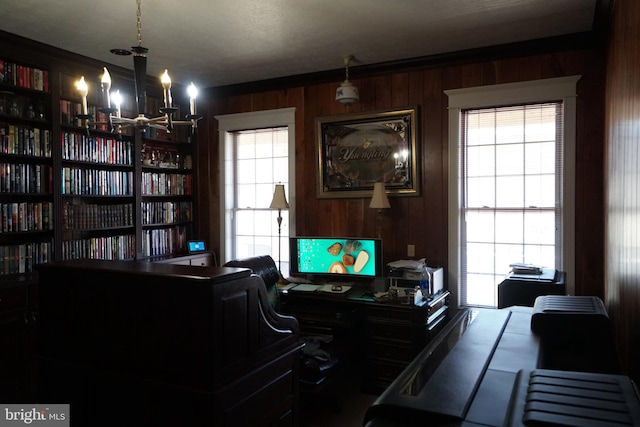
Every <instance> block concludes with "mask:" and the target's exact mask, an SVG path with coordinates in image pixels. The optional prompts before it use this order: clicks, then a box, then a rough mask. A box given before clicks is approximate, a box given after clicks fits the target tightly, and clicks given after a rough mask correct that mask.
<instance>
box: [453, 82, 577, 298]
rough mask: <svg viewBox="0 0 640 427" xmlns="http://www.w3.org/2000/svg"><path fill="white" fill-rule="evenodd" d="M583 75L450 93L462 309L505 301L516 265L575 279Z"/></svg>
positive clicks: (456, 272)
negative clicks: (502, 291)
mask: <svg viewBox="0 0 640 427" xmlns="http://www.w3.org/2000/svg"><path fill="white" fill-rule="evenodd" d="M577 80H578V78H577V77H570V78H560V79H549V80H541V81H535V82H526V83H516V84H507V85H496V86H483V87H480V88H472V89H460V90H454V91H447V92H446V93H447V95H448V96H449V107H450V110H449V111H450V116H449V129H450V135H449V143H450V146H449V150H450V156H451V162H450V172H451V174H450V180H449V184H450V192H451V194H450V203H449V212H450V219H449V236H450V240H449V248H450V254H449V263H450V280H449V288H450V289H451V290H453V293H454V294H455V295H454V296H455V298H456V300H457V302H458V305H460V306H484V307H496V306H497V285H498V284H499V283H500V282H501V281H502V280H503V278H504V275H505V274H506V273H508V271H509V264H511V263H513V262H526V263H532V264H539V265H544V266H548V267H555V268H557V269H559V270H563V271H565V272H566V273H567V282H568V285H570V284H569V278H570V277H573V241H574V238H573V228H572V227H571V226H569V225H570V224H572V223H573V221H572V218H573V153H574V152H575V141H574V139H575V137H574V135H575V131H574V129H575V86H576V82H577Z"/></svg>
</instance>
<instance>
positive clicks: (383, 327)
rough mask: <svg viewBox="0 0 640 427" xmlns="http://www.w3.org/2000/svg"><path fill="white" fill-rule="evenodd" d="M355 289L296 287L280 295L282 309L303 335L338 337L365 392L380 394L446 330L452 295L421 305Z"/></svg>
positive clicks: (436, 298)
mask: <svg viewBox="0 0 640 427" xmlns="http://www.w3.org/2000/svg"><path fill="white" fill-rule="evenodd" d="M353 291H354V292H353V293H352V294H350V293H347V294H345V295H326V294H323V293H319V292H296V291H295V289H294V290H291V291H288V292H287V293H283V294H282V295H281V300H282V311H283V312H284V313H287V314H289V315H292V316H295V317H296V319H298V321H299V322H300V328H301V330H302V333H303V334H314V333H316V334H326V335H331V336H334V337H335V340H336V343H335V344H336V347H337V348H338V349H339V351H340V354H341V359H343V360H345V361H346V362H347V363H349V362H351V363H350V365H351V367H352V368H353V369H361V370H362V374H363V390H364V391H365V392H368V393H372V394H378V393H380V392H382V391H383V390H384V389H385V388H386V387H387V386H388V385H389V384H391V382H392V381H393V380H394V379H395V378H396V376H397V375H398V374H400V373H401V372H402V371H403V369H405V368H406V367H407V365H408V364H409V363H410V362H411V361H412V360H413V358H414V357H415V356H416V355H418V354H419V353H420V351H421V350H422V349H423V348H424V347H425V345H427V343H429V342H430V341H431V340H432V339H433V338H434V337H435V336H436V335H437V333H438V332H439V331H440V330H441V329H442V327H443V326H444V324H445V323H446V320H447V312H448V305H447V303H448V297H449V292H448V291H445V292H442V293H440V294H438V295H436V296H434V297H433V298H432V299H430V300H429V301H427V302H425V303H423V304H422V305H419V306H416V305H412V304H401V303H399V302H388V303H386V302H385V303H383V302H376V301H375V300H374V299H373V297H372V296H371V295H369V294H367V293H364V294H363V292H362V291H361V289H357V288H354V289H353Z"/></svg>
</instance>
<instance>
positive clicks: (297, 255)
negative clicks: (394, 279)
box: [289, 237, 384, 281]
mask: <svg viewBox="0 0 640 427" xmlns="http://www.w3.org/2000/svg"><path fill="white" fill-rule="evenodd" d="M289 256H290V261H291V263H290V269H291V275H292V276H294V277H301V276H304V277H307V278H309V279H321V278H323V277H324V278H327V279H328V278H332V279H340V280H345V281H347V280H357V279H373V278H376V277H382V276H383V265H384V264H383V263H382V240H381V239H374V238H363V237H290V238H289Z"/></svg>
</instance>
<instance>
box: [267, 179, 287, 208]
mask: <svg viewBox="0 0 640 427" xmlns="http://www.w3.org/2000/svg"><path fill="white" fill-rule="evenodd" d="M269 207H270V208H271V209H288V208H289V202H287V196H286V195H285V194H284V184H276V190H275V191H274V192H273V200H271V206H269Z"/></svg>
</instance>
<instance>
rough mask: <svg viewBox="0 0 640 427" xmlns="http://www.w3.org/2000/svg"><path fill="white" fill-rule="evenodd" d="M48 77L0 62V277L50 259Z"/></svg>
mask: <svg viewBox="0 0 640 427" xmlns="http://www.w3.org/2000/svg"><path fill="white" fill-rule="evenodd" d="M48 79H49V72H48V70H43V69H41V68H36V67H33V66H28V65H25V64H20V63H16V62H12V61H11V60H9V59H6V58H2V57H0V137H1V138H2V141H1V146H0V223H1V225H0V260H1V262H0V277H1V278H3V279H8V278H16V277H19V276H21V275H24V276H30V275H31V274H32V273H33V272H34V266H35V265H36V264H37V263H39V262H47V261H48V260H50V259H51V258H52V255H53V236H54V232H53V229H54V226H55V224H54V222H53V212H54V211H53V209H54V206H53V184H52V178H53V170H52V169H53V163H52V152H53V138H52V125H51V108H50V105H51V93H50V92H49V84H48Z"/></svg>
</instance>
